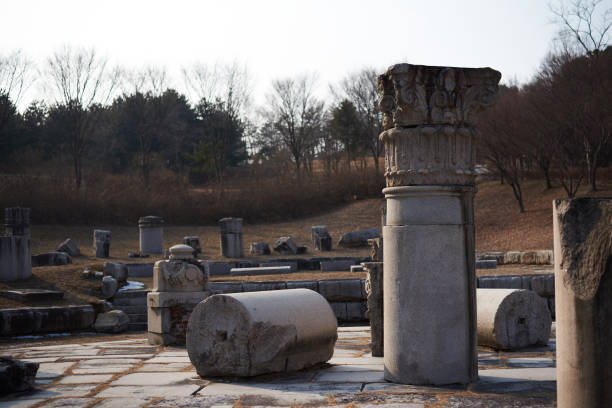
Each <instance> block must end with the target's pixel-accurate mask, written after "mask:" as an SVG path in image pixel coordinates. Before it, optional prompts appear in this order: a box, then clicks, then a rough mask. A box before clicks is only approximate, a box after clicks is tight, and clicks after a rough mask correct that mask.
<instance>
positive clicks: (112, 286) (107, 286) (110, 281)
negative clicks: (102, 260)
mask: <svg viewBox="0 0 612 408" xmlns="http://www.w3.org/2000/svg"><path fill="white" fill-rule="evenodd" d="M118 289H119V283H118V282H117V279H115V278H113V277H112V276H105V277H104V278H102V295H103V296H104V297H105V298H106V299H110V298H112V297H113V296H115V294H116V293H117V290H118Z"/></svg>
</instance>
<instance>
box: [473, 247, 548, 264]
mask: <svg viewBox="0 0 612 408" xmlns="http://www.w3.org/2000/svg"><path fill="white" fill-rule="evenodd" d="M476 259H477V260H496V261H497V264H498V265H512V264H526V265H553V264H554V259H553V251H552V249H545V250H540V251H523V252H521V251H508V252H486V253H482V254H476Z"/></svg>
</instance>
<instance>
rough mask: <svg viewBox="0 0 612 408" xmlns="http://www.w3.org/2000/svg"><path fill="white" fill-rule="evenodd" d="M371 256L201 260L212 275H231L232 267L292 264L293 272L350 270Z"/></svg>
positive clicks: (367, 260)
mask: <svg viewBox="0 0 612 408" xmlns="http://www.w3.org/2000/svg"><path fill="white" fill-rule="evenodd" d="M369 261H370V257H365V258H361V257H348V256H346V257H313V258H269V259H262V260H258V261H247V260H244V261H235V262H230V261H201V263H202V266H204V268H205V270H206V272H208V274H209V275H210V276H219V275H230V273H231V272H230V271H231V270H232V268H255V267H270V266H290V267H291V272H298V271H331V270H346V271H347V272H348V271H349V270H350V265H359V264H360V263H361V262H369Z"/></svg>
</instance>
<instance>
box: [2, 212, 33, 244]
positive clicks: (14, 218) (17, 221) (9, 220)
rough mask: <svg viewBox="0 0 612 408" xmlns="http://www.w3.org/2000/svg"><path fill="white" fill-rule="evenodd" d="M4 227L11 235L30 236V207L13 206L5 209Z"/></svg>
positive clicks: (8, 234) (7, 233)
mask: <svg viewBox="0 0 612 408" xmlns="http://www.w3.org/2000/svg"><path fill="white" fill-rule="evenodd" d="M4 229H5V231H6V235H7V236H9V237H14V236H23V237H28V238H30V209H29V208H23V207H11V208H5V209H4Z"/></svg>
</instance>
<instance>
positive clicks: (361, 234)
mask: <svg viewBox="0 0 612 408" xmlns="http://www.w3.org/2000/svg"><path fill="white" fill-rule="evenodd" d="M373 238H380V234H379V232H378V229H376V228H370V229H365V230H360V231H351V232H347V233H346V234H344V235H342V237H341V238H340V241H338V246H341V247H345V248H353V247H360V246H368V240H369V239H373Z"/></svg>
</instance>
